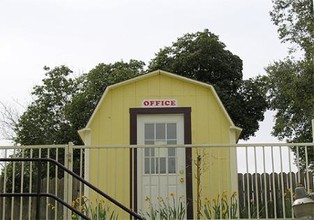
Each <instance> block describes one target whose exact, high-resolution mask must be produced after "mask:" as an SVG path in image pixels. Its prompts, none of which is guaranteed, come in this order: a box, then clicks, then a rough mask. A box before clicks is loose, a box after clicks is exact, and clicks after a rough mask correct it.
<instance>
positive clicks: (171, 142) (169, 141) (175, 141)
mask: <svg viewBox="0 0 314 220" xmlns="http://www.w3.org/2000/svg"><path fill="white" fill-rule="evenodd" d="M167 144H177V140H167Z"/></svg>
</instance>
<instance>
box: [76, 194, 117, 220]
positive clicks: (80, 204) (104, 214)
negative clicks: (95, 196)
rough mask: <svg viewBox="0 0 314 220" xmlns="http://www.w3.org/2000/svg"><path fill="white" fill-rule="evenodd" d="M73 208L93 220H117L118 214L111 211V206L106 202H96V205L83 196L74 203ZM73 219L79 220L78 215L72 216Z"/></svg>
mask: <svg viewBox="0 0 314 220" xmlns="http://www.w3.org/2000/svg"><path fill="white" fill-rule="evenodd" d="M72 206H73V207H74V208H76V209H77V210H79V211H80V212H82V213H85V215H86V216H88V217H89V218H91V219H92V220H94V219H95V220H96V219H97V220H108V219H109V220H116V219H118V214H117V213H116V212H115V210H111V208H110V205H109V204H108V203H107V202H106V201H105V200H99V201H97V200H96V205H93V202H92V201H89V199H88V198H87V197H86V196H81V197H78V198H76V199H75V200H74V201H72ZM72 219H78V216H77V214H72Z"/></svg>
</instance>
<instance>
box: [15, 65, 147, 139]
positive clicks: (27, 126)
mask: <svg viewBox="0 0 314 220" xmlns="http://www.w3.org/2000/svg"><path fill="white" fill-rule="evenodd" d="M144 65H145V64H144V62H142V61H136V60H131V61H130V62H129V63H126V62H123V61H120V62H116V63H114V64H103V63H102V64H99V65H97V66H96V67H95V68H94V69H92V70H91V71H90V72H89V73H87V74H84V75H82V76H79V77H76V78H71V77H70V76H71V74H72V71H71V70H70V69H69V68H68V67H65V66H60V67H55V68H54V69H50V68H48V67H45V70H46V71H47V72H46V78H44V79H43V80H42V85H37V86H35V87H34V88H33V92H32V95H33V96H34V101H33V102H32V103H31V104H30V105H29V106H28V108H27V110H26V111H25V112H24V113H23V114H22V116H21V117H20V118H19V120H18V123H17V124H16V126H15V131H16V139H15V142H16V143H18V144H23V145H31V144H38V145H40V144H54V143H56V144H67V143H69V142H73V143H74V144H82V141H81V139H80V138H79V136H78V133H77V131H78V130H79V129H81V128H83V127H84V126H85V125H86V123H87V121H88V119H89V118H90V116H91V114H92V112H93V111H94V109H95V107H96V105H97V103H98V101H99V99H100V98H101V96H102V94H103V92H104V91H105V89H106V87H107V86H108V85H111V84H114V83H118V82H121V81H124V80H126V79H129V78H132V77H135V76H138V75H140V74H143V73H144V72H143V67H144Z"/></svg>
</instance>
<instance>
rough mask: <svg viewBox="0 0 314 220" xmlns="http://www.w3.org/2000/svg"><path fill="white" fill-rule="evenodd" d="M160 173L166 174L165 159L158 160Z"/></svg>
mask: <svg viewBox="0 0 314 220" xmlns="http://www.w3.org/2000/svg"><path fill="white" fill-rule="evenodd" d="M160 173H166V158H165V157H161V158H160Z"/></svg>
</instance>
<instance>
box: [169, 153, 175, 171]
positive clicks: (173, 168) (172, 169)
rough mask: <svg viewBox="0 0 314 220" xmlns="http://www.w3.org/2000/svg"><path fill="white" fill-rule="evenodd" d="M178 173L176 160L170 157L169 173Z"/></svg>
mask: <svg viewBox="0 0 314 220" xmlns="http://www.w3.org/2000/svg"><path fill="white" fill-rule="evenodd" d="M175 172H176V158H175V157H170V158H168V173H175Z"/></svg>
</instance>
